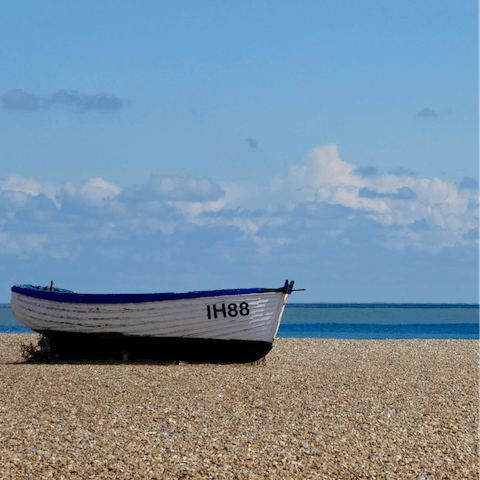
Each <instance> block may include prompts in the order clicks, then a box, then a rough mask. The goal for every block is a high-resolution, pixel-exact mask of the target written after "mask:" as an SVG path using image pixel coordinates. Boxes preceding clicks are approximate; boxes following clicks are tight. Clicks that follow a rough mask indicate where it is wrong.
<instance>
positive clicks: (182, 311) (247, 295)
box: [11, 281, 294, 363]
mask: <svg viewBox="0 0 480 480" xmlns="http://www.w3.org/2000/svg"><path fill="white" fill-rule="evenodd" d="M293 284H294V282H293V281H292V282H290V283H289V282H288V281H286V282H285V285H284V286H283V287H281V288H249V289H236V290H212V291H198V292H187V293H133V294H95V293H90V294H89V293H87V294H84V293H76V292H73V291H70V290H64V289H61V288H54V287H53V282H51V284H50V287H42V286H33V285H15V286H13V287H12V299H11V309H12V313H13V315H14V316H15V317H16V318H17V319H18V320H19V321H20V322H21V323H23V324H24V325H25V326H27V327H28V328H30V329H32V330H34V331H35V332H38V333H40V334H42V335H43V336H44V337H45V338H47V339H48V344H49V348H50V351H51V352H52V353H53V354H55V356H56V358H58V359H59V360H67V359H124V360H125V359H153V360H166V361H176V362H178V361H185V362H194V363H202V362H211V363H247V362H254V361H256V360H259V359H261V358H263V357H264V356H265V355H267V353H268V352H270V350H271V349H272V346H273V342H274V340H275V336H276V334H277V332H278V328H279V325H280V321H281V319H282V315H283V311H284V309H285V305H286V302H287V299H288V296H289V295H290V294H291V292H292V291H293Z"/></svg>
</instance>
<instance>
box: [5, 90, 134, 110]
mask: <svg viewBox="0 0 480 480" xmlns="http://www.w3.org/2000/svg"><path fill="white" fill-rule="evenodd" d="M2 104H3V108H5V109H6V110H10V111H21V112H36V111H41V110H50V109H51V108H55V107H64V108H67V109H69V110H72V111H75V112H78V113H83V112H87V111H89V110H98V111H105V112H106V111H117V110H120V109H122V108H124V107H125V106H127V105H129V104H130V102H129V101H128V100H120V99H119V98H117V97H115V96H113V95H103V94H97V95H83V94H80V93H79V92H77V91H75V90H59V91H58V92H57V93H54V94H53V95H50V96H42V95H34V94H32V93H28V92H25V91H24V90H21V89H19V88H15V89H12V90H9V91H8V92H6V93H4V94H3V96H2Z"/></svg>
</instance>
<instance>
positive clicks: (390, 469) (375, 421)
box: [0, 334, 479, 480]
mask: <svg viewBox="0 0 480 480" xmlns="http://www.w3.org/2000/svg"><path fill="white" fill-rule="evenodd" d="M37 340H38V336H37V335H33V334H32V335H28V334H23V335H11V334H9V335H7V334H3V335H0V479H7V478H8V479H10V478H14V479H38V478H50V479H69V480H70V479H85V478H89V479H132V478H138V479H165V480H170V479H172V480H173V479H175V480H180V479H203V478H205V479H237V480H240V479H242V480H243V479H245V480H246V479H266V478H269V479H323V478H325V479H334V478H372V479H377V478H378V479H397V478H402V479H404V478H405V479H407V478H431V479H443V478H445V479H446V478H448V479H455V478H458V479H475V478H477V479H478V471H479V460H478V458H479V457H478V424H479V418H478V412H479V392H478V378H479V366H478V346H479V345H478V344H479V342H478V341H476V340H385V341H380V340H323V339H277V340H276V341H275V345H274V348H273V350H272V352H271V353H270V354H269V355H268V356H267V362H266V365H254V366H252V365H210V364H202V365H189V364H186V363H181V364H179V365H175V364H171V365H161V364H159V363H155V362H150V363H148V362H144V363H136V362H116V363H115V362H113V361H112V362H90V363H81V362H70V363H51V364H25V363H23V360H22V358H21V356H20V345H21V344H22V343H24V342H30V341H32V342H36V341H37Z"/></svg>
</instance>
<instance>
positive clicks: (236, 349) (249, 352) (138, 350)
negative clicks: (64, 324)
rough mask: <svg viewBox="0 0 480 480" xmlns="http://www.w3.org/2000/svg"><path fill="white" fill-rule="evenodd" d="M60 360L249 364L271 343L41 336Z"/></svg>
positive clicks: (61, 334)
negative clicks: (147, 360) (46, 339)
mask: <svg viewBox="0 0 480 480" xmlns="http://www.w3.org/2000/svg"><path fill="white" fill-rule="evenodd" d="M39 333H41V334H43V335H45V336H46V337H47V338H48V341H49V344H50V351H51V352H52V353H53V354H55V355H57V359H58V360H81V359H86V360H125V359H128V360H137V359H138V360H146V359H149V360H161V361H172V362H174V361H184V362H190V363H204V362H207V363H247V362H254V361H256V360H259V359H260V358H262V357H264V356H265V355H266V354H267V353H268V352H269V351H270V350H271V349H272V344H271V343H270V342H255V341H245V340H211V339H199V338H175V337H169V338H164V337H136V336H127V335H122V334H120V333H103V334H88V333H65V332H55V331H51V330H50V331H45V332H39Z"/></svg>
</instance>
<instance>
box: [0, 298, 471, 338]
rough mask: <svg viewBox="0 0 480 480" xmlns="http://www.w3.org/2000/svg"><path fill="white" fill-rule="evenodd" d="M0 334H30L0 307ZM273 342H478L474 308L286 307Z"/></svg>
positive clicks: (420, 305)
mask: <svg viewBox="0 0 480 480" xmlns="http://www.w3.org/2000/svg"><path fill="white" fill-rule="evenodd" d="M0 333H33V332H32V330H30V329H28V328H27V327H25V326H23V325H22V324H21V323H20V322H19V321H18V320H16V319H15V317H14V316H13V314H12V311H11V309H10V304H7V303H4V304H0ZM277 336H278V337H279V338H344V339H357V340H360V339H362V340H368V339H415V338H418V339H428V338H431V339H476V340H478V339H479V306H478V304H473V305H472V304H410V303H407V304H397V303H394V304H385V303H356V304H354V303H343V304H335V303H303V304H302V303H292V304H287V307H286V308H285V313H284V315H283V319H282V323H281V325H280V328H279V331H278V335H277Z"/></svg>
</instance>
